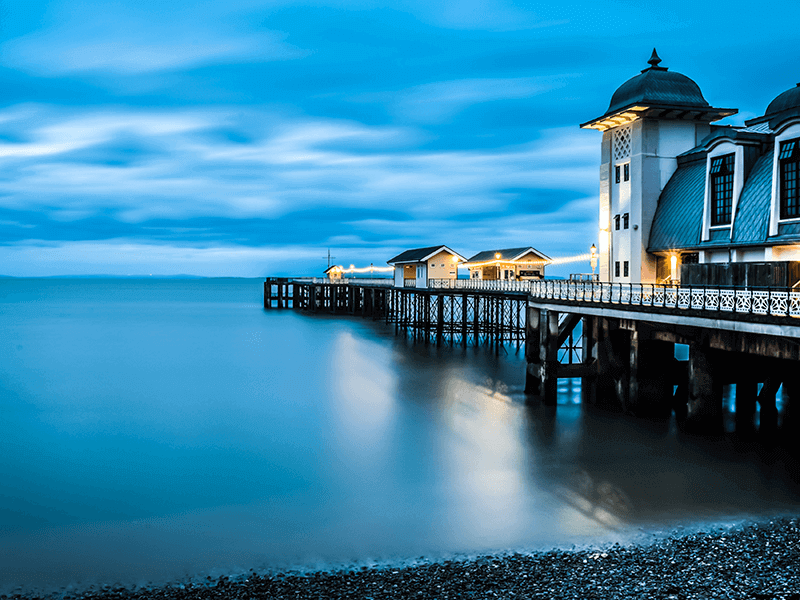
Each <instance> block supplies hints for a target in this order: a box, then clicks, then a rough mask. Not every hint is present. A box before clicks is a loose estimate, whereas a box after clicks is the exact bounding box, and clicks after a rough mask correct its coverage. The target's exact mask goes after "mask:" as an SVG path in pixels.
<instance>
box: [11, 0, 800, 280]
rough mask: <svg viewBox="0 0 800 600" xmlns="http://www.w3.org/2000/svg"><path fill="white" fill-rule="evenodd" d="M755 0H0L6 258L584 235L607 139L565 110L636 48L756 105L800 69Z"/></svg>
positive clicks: (625, 63)
mask: <svg viewBox="0 0 800 600" xmlns="http://www.w3.org/2000/svg"><path fill="white" fill-rule="evenodd" d="M770 6H771V8H770V18H764V16H763V15H756V14H755V12H756V11H755V9H754V6H753V5H752V3H747V4H745V3H738V2H727V3H725V4H724V5H720V4H719V3H713V4H712V3H702V2H697V1H696V0H694V1H691V2H690V1H688V0H676V1H673V2H670V3H649V2H632V1H627V0H625V1H621V0H609V1H607V2H605V3H597V2H588V1H584V2H572V3H569V4H567V3H562V2H538V3H521V2H520V3H514V2H503V1H500V0H496V1H495V0H490V1H487V2H472V1H470V0H465V1H460V2H436V1H431V0H426V1H425V2H413V1H400V2H367V1H355V2H344V3H343V2H326V1H319V2H296V1H293V2H281V1H275V2H262V1H257V0H228V1H226V2H219V1H216V2H198V1H196V0H195V1H192V2H184V1H182V0H175V1H173V2H163V1H158V2H152V1H142V0H139V1H137V2H135V3H134V2H92V1H81V0H70V1H68V2H61V1H56V2H48V3H37V2H31V1H30V0H26V1H19V0H4V1H3V3H2V4H0V31H2V38H0V39H2V42H0V78H2V88H0V89H2V90H3V94H2V104H1V105H0V160H2V169H0V274H4V275H14V276H37V275H64V274H86V273H91V274H97V273H115V274H148V273H153V274H176V273H188V274H196V275H214V276H261V275H267V274H274V275H280V274H315V273H320V272H321V271H322V270H323V269H324V268H325V266H326V261H325V258H324V256H325V253H326V251H327V249H328V248H329V247H330V248H331V252H332V254H333V255H334V256H335V257H336V260H335V261H334V262H338V263H344V264H351V263H355V264H357V265H364V264H369V263H370V262H374V263H375V264H383V263H385V261H386V260H387V259H388V258H390V257H391V256H393V255H394V254H395V253H397V252H399V251H402V250H403V249H406V248H412V247H419V246H427V245H433V244H440V243H444V244H447V245H449V246H451V247H452V248H453V249H455V250H457V251H459V252H461V253H462V254H465V255H470V254H472V253H474V252H478V251H480V250H485V249H489V248H496V247H513V246H523V245H525V246H527V245H533V246H535V247H537V248H539V249H540V250H542V251H543V252H545V253H546V254H548V255H550V256H552V257H559V256H570V255H575V254H582V253H585V252H586V251H587V248H588V247H589V246H590V245H591V243H592V242H594V241H595V237H596V233H595V229H596V220H597V187H598V186H597V172H598V163H599V138H600V134H599V133H597V132H594V131H583V130H581V129H579V128H578V124H579V123H581V122H584V121H587V120H589V119H590V118H592V117H595V116H598V115H600V114H602V113H603V112H604V111H605V110H606V108H607V107H608V102H609V100H610V97H611V94H612V93H613V91H614V90H615V89H616V88H617V87H618V86H619V85H620V84H621V83H623V82H624V81H625V80H626V79H628V78H630V77H632V76H634V75H636V74H637V73H638V72H639V70H640V69H642V68H644V67H646V66H647V65H646V60H647V59H648V58H649V56H650V52H651V50H652V48H653V47H654V46H656V47H657V48H658V51H659V54H660V55H661V57H662V59H663V61H664V62H663V63H662V66H667V67H670V68H671V69H672V70H676V71H679V72H681V73H684V74H685V75H688V76H690V77H692V78H693V79H694V80H695V81H697V83H698V84H699V85H700V87H701V89H702V90H703V93H704V95H705V97H706V99H707V100H708V101H709V102H710V103H711V104H712V105H714V106H723V107H736V108H739V109H740V114H739V115H737V116H736V117H735V118H733V119H732V120H731V122H733V123H741V122H742V121H743V120H744V119H745V118H749V117H752V116H756V115H759V114H762V113H763V111H764V109H765V108H766V106H767V104H768V103H769V101H770V100H771V99H772V98H774V97H775V96H777V95H778V94H779V93H780V92H782V91H784V90H785V89H788V88H790V87H793V86H794V85H795V83H796V82H797V81H800V69H798V67H797V64H798V53H799V52H800V50H798V45H797V39H798V33H797V27H796V25H797V23H798V22H800V7H799V6H798V4H797V3H795V2H778V3H773V4H771V5H770ZM748 14H750V15H753V17H752V18H751V17H748V16H747V15H748ZM778 14H780V17H779V18H773V17H777V15H778ZM588 268H589V267H588V264H587V265H574V266H572V265H570V266H565V267H560V270H558V271H556V270H555V269H554V271H553V272H554V273H555V272H562V271H563V273H568V272H570V271H587V270H588Z"/></svg>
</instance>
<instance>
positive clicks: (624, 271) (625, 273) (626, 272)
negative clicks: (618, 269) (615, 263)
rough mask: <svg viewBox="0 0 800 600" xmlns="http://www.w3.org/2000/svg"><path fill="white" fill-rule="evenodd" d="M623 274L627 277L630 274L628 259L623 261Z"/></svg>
mask: <svg viewBox="0 0 800 600" xmlns="http://www.w3.org/2000/svg"><path fill="white" fill-rule="evenodd" d="M622 276H623V277H627V276H628V261H627V260H626V261H625V262H624V263H622Z"/></svg>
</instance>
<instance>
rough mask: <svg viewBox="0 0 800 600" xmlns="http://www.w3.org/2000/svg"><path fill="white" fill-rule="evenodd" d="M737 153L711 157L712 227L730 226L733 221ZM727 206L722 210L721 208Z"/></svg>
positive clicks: (710, 196)
mask: <svg viewBox="0 0 800 600" xmlns="http://www.w3.org/2000/svg"><path fill="white" fill-rule="evenodd" d="M735 173H736V154H735V153H733V152H731V153H729V154H723V155H720V156H714V157H712V158H711V165H710V166H709V169H708V177H709V191H710V194H709V203H710V207H709V209H710V210H709V212H710V222H711V227H729V226H730V225H731V222H732V221H733V191H734V190H733V188H734V175H735ZM722 208H726V209H727V210H725V211H722V210H720V209H722Z"/></svg>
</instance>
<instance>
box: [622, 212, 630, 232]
mask: <svg viewBox="0 0 800 600" xmlns="http://www.w3.org/2000/svg"><path fill="white" fill-rule="evenodd" d="M630 221H631V215H630V213H625V214H624V215H622V228H623V229H630V224H631V223H630Z"/></svg>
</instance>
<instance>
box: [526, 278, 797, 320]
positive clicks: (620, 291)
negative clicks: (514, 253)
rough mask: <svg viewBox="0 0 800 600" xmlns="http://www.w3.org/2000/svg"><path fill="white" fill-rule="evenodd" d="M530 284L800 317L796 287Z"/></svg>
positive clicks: (541, 292)
mask: <svg viewBox="0 0 800 600" xmlns="http://www.w3.org/2000/svg"><path fill="white" fill-rule="evenodd" d="M531 283H532V285H531V295H532V296H533V297H534V298H542V299H547V300H571V301H576V302H594V303H601V304H624V305H629V306H653V307H657V308H676V309H681V310H702V311H709V312H722V313H738V314H750V315H764V316H774V317H800V291H795V289H793V288H789V289H746V288H724V287H695V286H678V285H669V284H667V285H663V284H650V283H600V282H594V281H586V282H583V281H558V280H547V281H543V280H538V281H533V282H531Z"/></svg>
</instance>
